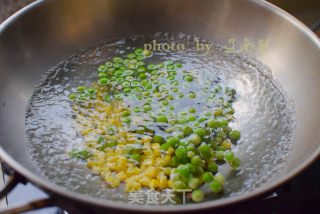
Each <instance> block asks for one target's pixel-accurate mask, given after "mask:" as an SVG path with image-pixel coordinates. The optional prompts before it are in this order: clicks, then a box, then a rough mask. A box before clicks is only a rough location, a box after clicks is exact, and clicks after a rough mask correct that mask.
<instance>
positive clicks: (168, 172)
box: [163, 167, 172, 176]
mask: <svg viewBox="0 0 320 214" xmlns="http://www.w3.org/2000/svg"><path fill="white" fill-rule="evenodd" d="M171 170H172V168H171V167H165V168H164V169H163V174H165V175H168V176H169V175H170V174H171Z"/></svg>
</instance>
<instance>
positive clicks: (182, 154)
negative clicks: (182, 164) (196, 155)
mask: <svg viewBox="0 0 320 214" xmlns="http://www.w3.org/2000/svg"><path fill="white" fill-rule="evenodd" d="M175 155H176V156H177V157H178V158H181V159H182V158H186V157H187V149H186V148H185V147H184V146H179V147H178V148H177V149H176V151H175Z"/></svg>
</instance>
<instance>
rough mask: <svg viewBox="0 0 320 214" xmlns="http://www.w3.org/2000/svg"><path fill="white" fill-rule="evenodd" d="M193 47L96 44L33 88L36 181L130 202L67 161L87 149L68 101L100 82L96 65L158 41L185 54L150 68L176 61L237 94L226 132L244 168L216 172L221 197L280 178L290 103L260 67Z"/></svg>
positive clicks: (30, 134) (190, 42)
mask: <svg viewBox="0 0 320 214" xmlns="http://www.w3.org/2000/svg"><path fill="white" fill-rule="evenodd" d="M197 39H198V38H197V37H194V36H188V35H183V34H178V35H177V34H175V35H172V34H160V33H159V34H156V35H152V36H135V37H132V38H129V39H121V40H115V41H111V42H110V41H109V42H101V43H99V44H98V45H95V46H93V47H91V48H88V49H85V50H81V51H80V52H79V53H77V54H75V55H74V56H72V57H70V58H69V59H68V60H67V61H65V62H62V63H61V64H59V65H58V66H56V67H54V68H53V69H51V70H50V71H49V72H48V73H47V75H46V77H45V78H44V79H42V80H41V82H40V83H39V85H38V86H37V87H36V88H35V90H34V94H33V96H32V97H31V99H30V103H29V106H28V110H27V113H26V134H27V138H28V140H29V147H30V151H29V152H30V155H31V157H32V159H33V160H34V162H35V164H36V166H37V167H38V168H39V170H40V171H41V173H42V174H43V175H44V176H45V177H46V178H48V179H49V180H50V181H51V182H53V183H55V184H57V185H60V186H63V187H64V188H66V189H70V190H74V191H77V192H80V193H84V194H88V195H90V196H93V197H98V198H105V199H113V200H127V195H126V194H124V191H123V189H121V188H114V189H110V188H106V184H105V182H104V181H103V180H102V178H101V177H100V176H98V175H94V174H93V173H92V171H91V170H90V169H88V168H87V167H86V164H85V162H83V161H81V160H79V159H73V158H71V157H70V155H69V154H68V152H70V151H71V150H73V149H75V148H77V149H78V148H81V147H83V148H84V147H85V142H84V140H83V138H82V137H81V136H80V135H79V133H77V132H76V131H75V128H74V118H73V117H72V115H73V113H72V106H71V103H70V100H69V99H68V98H67V95H68V94H69V93H70V92H71V91H74V88H76V87H77V86H78V85H86V86H90V85H91V84H92V83H93V82H95V81H97V77H96V74H97V72H96V69H97V67H98V65H100V64H103V63H104V62H106V61H109V60H110V59H112V58H113V57H114V56H120V57H124V56H125V55H126V54H128V53H130V52H132V51H133V50H134V49H135V48H138V47H141V48H143V44H145V43H150V42H151V41H152V40H156V41H157V43H161V42H163V43H171V42H175V43H176V44H178V43H181V44H184V45H185V50H183V51H166V52H165V51H160V52H155V53H154V55H153V57H151V58H150V59H148V62H150V63H151V62H152V63H155V64H157V63H160V62H163V61H165V60H168V59H171V60H174V61H178V62H180V63H181V64H183V66H184V68H185V69H186V70H188V71H194V72H207V73H209V74H210V75H212V76H215V77H216V78H217V79H219V81H220V85H222V86H223V85H225V86H230V87H232V88H235V89H236V91H237V97H236V101H235V102H234V104H233V107H234V108H235V115H234V116H235V118H236V119H235V121H234V122H232V123H231V124H230V126H231V127H232V128H234V129H237V130H239V131H240V132H241V139H240V140H239V141H238V143H237V145H236V146H233V151H234V152H235V154H236V156H238V157H239V158H240V159H241V160H242V165H241V167H240V168H239V169H237V170H231V168H230V167H228V166H227V165H223V166H222V167H220V169H219V171H220V172H221V173H222V174H223V175H224V176H225V177H226V184H225V189H224V193H223V195H221V196H219V197H222V198H223V197H228V196H232V195H237V194H243V193H245V192H248V191H251V190H254V189H255V188H257V187H260V186H262V185H264V184H266V183H268V182H271V181H272V180H273V179H274V178H275V177H277V176H280V175H281V169H282V167H283V163H284V162H285V160H286V156H287V154H288V151H289V149H290V146H291V134H292V131H293V106H292V104H291V102H289V99H288V98H287V97H286V96H285V93H284V92H283V91H282V89H281V87H279V86H278V85H277V84H276V83H275V82H274V80H273V79H272V75H271V72H270V70H269V69H268V68H266V67H265V66H263V65H262V64H261V63H259V62H257V61H256V60H254V59H250V58H248V57H244V56H239V55H236V54H226V53H224V51H223V48H220V46H219V45H214V47H213V48H212V50H211V51H210V53H208V54H205V53H203V52H199V51H197V50H196V49H195V41H196V40H197ZM200 42H203V43H204V42H205V41H201V40H200ZM206 43H208V42H206ZM202 189H203V190H204V191H206V192H208V194H207V196H208V197H207V198H206V200H209V199H211V198H216V197H217V196H216V195H214V194H209V193H210V190H209V187H208V186H206V185H205V186H204V187H202Z"/></svg>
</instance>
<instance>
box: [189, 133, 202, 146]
mask: <svg viewBox="0 0 320 214" xmlns="http://www.w3.org/2000/svg"><path fill="white" fill-rule="evenodd" d="M189 142H190V143H193V144H194V145H199V144H200V143H201V137H200V136H199V135H197V134H192V135H191V136H190V138H189Z"/></svg>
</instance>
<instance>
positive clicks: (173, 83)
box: [171, 80, 179, 86]
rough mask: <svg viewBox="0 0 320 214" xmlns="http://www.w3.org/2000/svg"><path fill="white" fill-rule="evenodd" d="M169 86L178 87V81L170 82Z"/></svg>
mask: <svg viewBox="0 0 320 214" xmlns="http://www.w3.org/2000/svg"><path fill="white" fill-rule="evenodd" d="M171 85H174V86H178V85H179V81H178V80H174V81H172V82H171Z"/></svg>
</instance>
